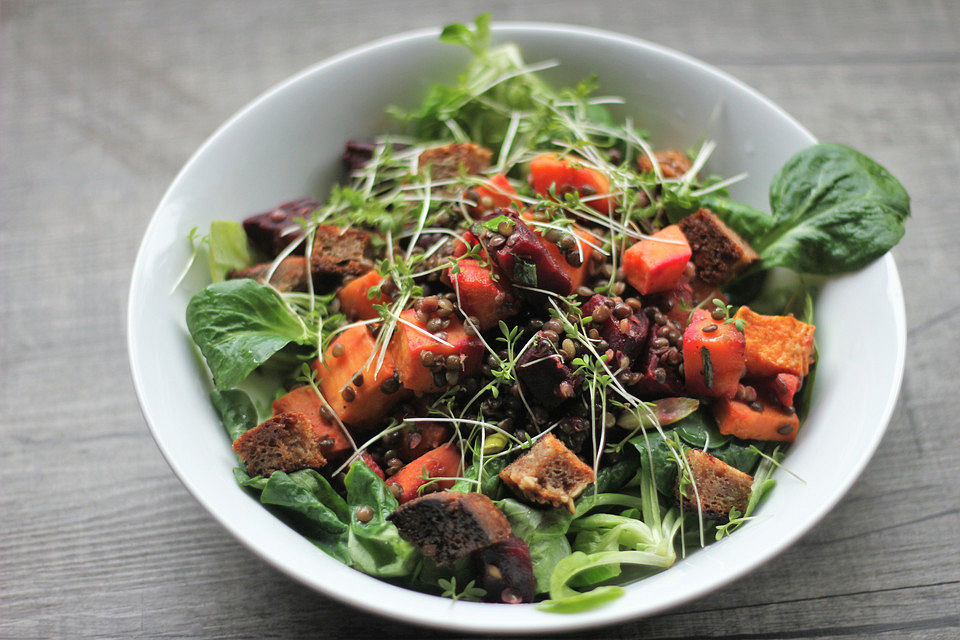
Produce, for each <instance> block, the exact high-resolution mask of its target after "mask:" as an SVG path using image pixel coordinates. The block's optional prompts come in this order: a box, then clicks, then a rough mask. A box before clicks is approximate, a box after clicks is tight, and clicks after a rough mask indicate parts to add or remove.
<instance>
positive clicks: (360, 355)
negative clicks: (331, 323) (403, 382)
mask: <svg viewBox="0 0 960 640" xmlns="http://www.w3.org/2000/svg"><path fill="white" fill-rule="evenodd" d="M375 349H376V341H375V340H374V339H373V336H372V335H371V334H370V330H369V329H367V327H366V326H355V327H350V328H349V329H347V330H346V331H344V332H343V333H341V334H340V335H339V336H337V338H336V339H335V340H334V341H333V342H332V343H331V344H330V346H329V347H328V348H327V350H326V351H325V352H324V354H323V358H322V359H321V360H318V361H317V362H316V363H315V364H314V369H315V370H316V372H317V377H318V381H317V385H318V386H319V388H320V392H321V393H323V397H324V398H326V400H327V402H329V403H330V407H331V408H332V409H333V412H334V413H336V414H337V417H339V418H340V420H341V421H342V422H344V423H345V424H346V425H347V426H349V427H357V428H366V427H372V426H374V425H375V424H376V423H377V422H378V421H379V420H380V419H381V418H383V417H384V416H385V415H386V414H387V412H388V411H389V410H390V408H391V407H392V406H393V405H394V404H395V403H396V402H397V401H398V400H400V398H401V395H400V394H399V393H397V390H398V389H399V384H397V383H396V381H395V380H391V378H393V377H394V374H395V372H396V371H397V368H396V366H395V364H394V360H393V356H391V355H390V351H389V350H387V352H386V354H384V358H383V365H382V366H381V367H380V371H379V372H377V358H378V354H376V353H374V351H375ZM371 354H373V359H372V360H371V361H370V363H369V364H368V363H367V361H368V360H369V359H370V356H371ZM385 383H386V384H385Z"/></svg>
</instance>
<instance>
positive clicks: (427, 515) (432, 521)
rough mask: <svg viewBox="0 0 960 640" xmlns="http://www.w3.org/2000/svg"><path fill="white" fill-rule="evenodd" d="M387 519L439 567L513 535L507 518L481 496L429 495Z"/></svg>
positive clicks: (491, 502) (457, 493)
mask: <svg viewBox="0 0 960 640" xmlns="http://www.w3.org/2000/svg"><path fill="white" fill-rule="evenodd" d="M387 519H388V520H390V521H391V522H393V524H395V525H396V526H397V530H398V531H399V532H400V536H401V537H402V538H403V539H404V540H406V541H408V542H410V543H411V544H413V545H414V546H416V547H417V548H419V549H420V551H421V552H423V554H424V555H425V556H430V557H432V558H434V559H436V561H437V564H440V565H451V564H453V563H454V562H456V561H457V560H459V559H460V558H462V557H463V556H465V555H467V554H468V553H472V552H473V551H476V550H478V549H483V548H484V547H489V546H490V545H492V544H496V543H497V542H500V541H501V540H504V539H505V538H507V536H509V535H511V534H512V533H513V532H512V530H511V529H510V523H509V522H508V521H507V518H506V516H504V515H503V514H502V513H501V512H500V510H499V509H497V507H496V505H495V504H493V500H491V499H490V498H488V497H487V496H485V495H483V494H482V493H460V492H458V491H443V492H440V493H430V494H427V495H425V496H421V497H419V498H416V499H414V500H410V501H409V502H407V503H405V504H402V505H400V507H398V508H397V510H396V511H394V512H393V513H391V514H390V515H389V516H387Z"/></svg>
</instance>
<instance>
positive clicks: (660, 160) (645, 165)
mask: <svg viewBox="0 0 960 640" xmlns="http://www.w3.org/2000/svg"><path fill="white" fill-rule="evenodd" d="M653 157H654V158H656V159H657V164H658V165H660V173H662V174H663V177H664V178H679V177H680V176H682V175H683V174H685V173H686V172H687V171H690V168H691V167H693V162H692V161H691V160H690V157H689V156H688V155H687V154H686V153H684V152H683V151H680V150H679V149H666V150H664V151H656V152H654V154H653ZM637 167H639V169H640V171H641V172H645V173H650V172H652V171H653V162H652V161H651V160H650V156H648V155H646V154H644V155H642V156H640V157H639V158H637Z"/></svg>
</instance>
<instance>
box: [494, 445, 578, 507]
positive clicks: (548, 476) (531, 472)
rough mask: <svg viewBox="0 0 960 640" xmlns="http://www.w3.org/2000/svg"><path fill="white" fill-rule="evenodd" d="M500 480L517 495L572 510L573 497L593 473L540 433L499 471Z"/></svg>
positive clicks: (560, 446) (561, 446)
mask: <svg viewBox="0 0 960 640" xmlns="http://www.w3.org/2000/svg"><path fill="white" fill-rule="evenodd" d="M500 479H501V480H503V482H504V484H506V485H507V486H508V487H510V489H512V490H513V491H514V492H515V493H517V494H518V495H520V496H521V497H523V498H525V499H527V500H529V501H531V502H538V503H540V504H552V505H553V506H555V507H558V506H560V505H561V504H565V505H567V508H568V509H570V512H571V513H573V511H574V505H573V500H574V498H576V497H577V496H579V495H580V494H581V493H582V492H583V490H584V489H586V488H587V485H588V484H590V483H591V482H593V481H594V480H595V479H596V476H595V475H594V473H593V469H591V468H590V467H589V466H588V465H587V464H585V463H584V462H583V460H581V459H580V458H578V457H577V454H575V453H574V452H573V451H571V450H570V449H568V448H567V446H566V445H565V444H563V443H562V442H560V440H558V439H557V438H556V437H554V436H553V434H551V433H548V434H546V435H544V436H541V437H540V439H538V440H537V442H536V444H534V445H533V448H532V449H530V451H528V452H526V453H525V454H523V455H522V456H520V457H519V458H517V459H516V460H514V461H513V462H511V463H510V464H509V465H507V466H506V467H504V468H503V470H502V471H501V472H500Z"/></svg>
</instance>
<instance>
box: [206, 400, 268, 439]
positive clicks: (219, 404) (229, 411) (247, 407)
mask: <svg viewBox="0 0 960 640" xmlns="http://www.w3.org/2000/svg"><path fill="white" fill-rule="evenodd" d="M210 401H211V402H212V403H213V408H214V409H216V411H217V415H218V416H220V422H222V423H223V427H224V428H225V429H226V430H227V434H228V435H229V436H230V442H233V441H234V440H236V439H237V438H239V437H240V436H241V435H243V434H244V433H245V432H246V431H248V430H250V429H253V428H254V427H255V426H257V425H258V424H259V423H260V418H259V416H258V415H257V407H256V406H255V405H254V404H253V400H251V399H250V396H249V395H247V392H246V391H242V390H240V389H228V390H226V391H219V390H217V389H214V390H213V391H211V392H210Z"/></svg>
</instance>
